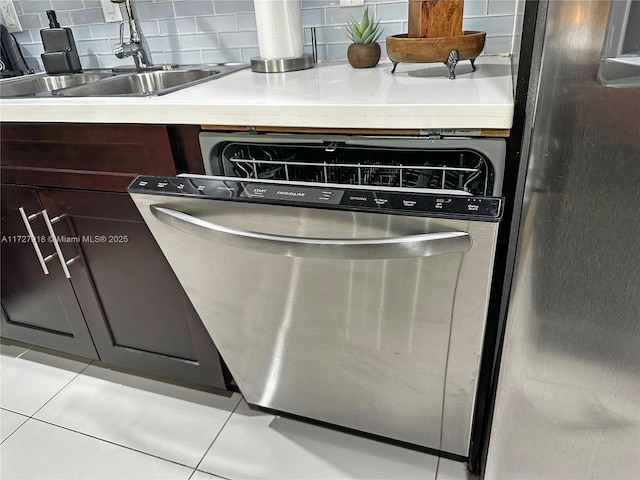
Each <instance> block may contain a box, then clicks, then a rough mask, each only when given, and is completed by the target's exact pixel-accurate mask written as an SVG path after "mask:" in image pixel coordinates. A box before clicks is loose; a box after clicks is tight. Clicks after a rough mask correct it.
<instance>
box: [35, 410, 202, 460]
mask: <svg viewBox="0 0 640 480" xmlns="http://www.w3.org/2000/svg"><path fill="white" fill-rule="evenodd" d="M29 420H34V421H36V422H40V423H44V424H47V425H51V426H52V427H56V428H60V429H62V430H67V431H68V432H73V433H77V434H78V435H82V436H83V437H88V438H93V439H94V440H99V441H101V442H104V443H108V444H111V445H114V446H116V447H120V448H125V449H127V450H131V451H132V452H136V453H139V454H141V455H146V456H147V457H153V458H157V459H158V460H164V461H165V462H170V463H173V464H174V465H179V466H181V467H185V468H189V469H193V467H192V466H191V465H185V464H184V463H180V462H176V461H175V460H170V459H168V458H164V457H161V456H159V455H154V454H153V453H148V452H143V451H142V450H138V449H136V448H132V447H128V446H127V445H121V444H119V443H116V442H112V441H111V440H106V439H104V438H100V437H96V436H94V435H89V434H88V433H83V432H79V431H78V430H74V429H72V428H68V427H64V426H62V425H56V424H55V423H51V422H47V421H46V420H41V419H39V418H30V419H29ZM25 423H26V422H25Z"/></svg>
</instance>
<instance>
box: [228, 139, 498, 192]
mask: <svg viewBox="0 0 640 480" xmlns="http://www.w3.org/2000/svg"><path fill="white" fill-rule="evenodd" d="M221 158H222V162H223V169H224V172H225V175H227V176H235V177H241V178H256V179H265V180H281V181H291V182H294V181H295V182H308V183H333V184H345V185H366V186H384V187H393V188H411V189H430V190H433V189H435V190H447V191H458V192H460V193H465V194H472V195H490V194H491V191H492V187H493V170H492V166H491V163H490V162H489V161H488V160H487V159H486V158H484V157H483V156H482V155H481V154H480V153H478V152H476V151H474V150H460V149H456V150H432V149H429V150H424V149H404V148H375V147H366V146H364V147H363V146H351V145H343V144H336V143H329V144H323V145H298V144H294V145H292V144H284V145H283V144H262V143H260V144H251V143H235V142H233V143H228V144H226V145H225V146H224V147H223V148H222V155H221Z"/></svg>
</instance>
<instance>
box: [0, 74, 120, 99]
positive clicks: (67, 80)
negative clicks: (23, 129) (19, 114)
mask: <svg viewBox="0 0 640 480" xmlns="http://www.w3.org/2000/svg"><path fill="white" fill-rule="evenodd" d="M113 75H114V73H113V72H111V71H107V72H102V73H70V74H68V75H42V74H38V75H29V76H25V77H18V78H12V79H9V80H3V81H2V82H0V97H23V96H33V95H36V94H42V93H53V92H55V91H56V90H60V89H63V88H69V87H75V86H78V85H83V84H86V83H91V82H95V81H97V80H102V79H105V78H109V77H112V76H113Z"/></svg>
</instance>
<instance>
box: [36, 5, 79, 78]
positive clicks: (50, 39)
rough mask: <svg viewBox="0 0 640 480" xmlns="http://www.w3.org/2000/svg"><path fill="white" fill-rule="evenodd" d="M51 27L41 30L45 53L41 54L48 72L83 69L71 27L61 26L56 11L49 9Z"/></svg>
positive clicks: (70, 71)
mask: <svg viewBox="0 0 640 480" xmlns="http://www.w3.org/2000/svg"><path fill="white" fill-rule="evenodd" d="M47 17H48V18H49V28H43V29H42V30H40V37H41V38H42V45H43V46H44V53H43V54H42V55H41V57H42V63H43V64H44V69H45V70H46V71H47V73H48V74H54V73H76V72H81V71H82V65H80V58H79V57H78V50H77V49H76V42H75V41H74V39H73V32H72V31H71V29H70V28H60V24H59V23H58V19H57V18H56V12H55V11H54V10H47Z"/></svg>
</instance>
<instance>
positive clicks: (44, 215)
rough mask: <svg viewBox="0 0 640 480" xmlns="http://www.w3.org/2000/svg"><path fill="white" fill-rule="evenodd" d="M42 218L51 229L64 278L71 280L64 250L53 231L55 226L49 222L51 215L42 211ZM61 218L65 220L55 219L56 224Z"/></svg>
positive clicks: (59, 217) (61, 216)
mask: <svg viewBox="0 0 640 480" xmlns="http://www.w3.org/2000/svg"><path fill="white" fill-rule="evenodd" d="M42 218H44V223H46V224H47V229H49V234H50V235H51V239H52V242H53V247H54V248H55V249H56V253H57V254H58V259H59V260H60V265H62V271H63V272H64V276H65V277H67V278H71V274H70V273H69V269H68V268H67V261H66V260H65V259H64V255H62V250H60V245H59V244H58V239H57V238H56V232H54V230H53V224H52V223H51V220H49V214H48V213H47V211H46V210H42ZM61 218H63V215H60V216H58V217H55V218H54V219H53V220H54V222H57V221H58V220H60V219H61ZM74 261H75V259H74ZM71 263H73V262H71Z"/></svg>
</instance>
